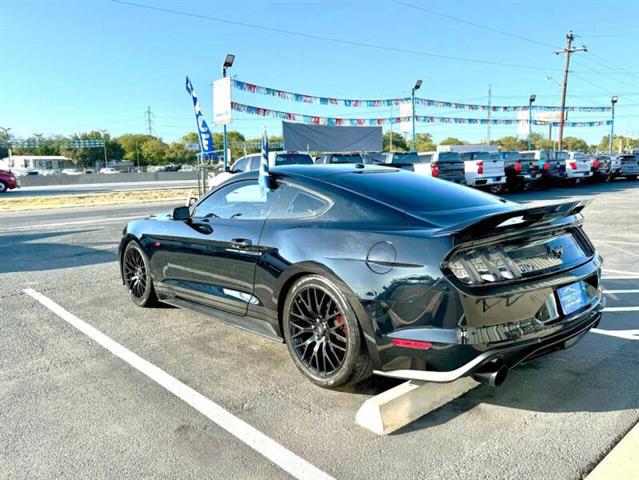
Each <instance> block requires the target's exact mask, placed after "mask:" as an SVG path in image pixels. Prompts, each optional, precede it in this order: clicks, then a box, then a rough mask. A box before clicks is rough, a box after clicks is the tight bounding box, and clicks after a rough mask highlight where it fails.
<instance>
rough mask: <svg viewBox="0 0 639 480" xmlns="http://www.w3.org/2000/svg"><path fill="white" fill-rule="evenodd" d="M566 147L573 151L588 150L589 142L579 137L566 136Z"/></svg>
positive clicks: (564, 143)
mask: <svg viewBox="0 0 639 480" xmlns="http://www.w3.org/2000/svg"><path fill="white" fill-rule="evenodd" d="M563 145H564V148H565V149H566V150H570V151H571V152H586V151H588V143H587V142H586V141H585V140H583V139H581V138H577V137H564V142H563Z"/></svg>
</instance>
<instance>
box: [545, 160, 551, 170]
mask: <svg viewBox="0 0 639 480" xmlns="http://www.w3.org/2000/svg"><path fill="white" fill-rule="evenodd" d="M544 170H550V163H548V162H546V163H544Z"/></svg>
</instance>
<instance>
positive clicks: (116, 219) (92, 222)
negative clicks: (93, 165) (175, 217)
mask: <svg viewBox="0 0 639 480" xmlns="http://www.w3.org/2000/svg"><path fill="white" fill-rule="evenodd" d="M141 217H142V215H133V216H128V217H111V218H95V219H89V220H76V221H73V222H60V223H43V224H41V225H24V226H21V227H9V228H0V232H10V231H14V230H38V229H43V228H53V227H68V226H70V225H95V224H98V223H113V222H123V221H126V220H133V219H136V218H141Z"/></svg>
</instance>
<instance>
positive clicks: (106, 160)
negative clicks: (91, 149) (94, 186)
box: [100, 130, 109, 168]
mask: <svg viewBox="0 0 639 480" xmlns="http://www.w3.org/2000/svg"><path fill="white" fill-rule="evenodd" d="M100 133H101V134H102V146H103V147H104V168H107V167H108V166H109V160H108V159H107V151H106V134H107V130H100Z"/></svg>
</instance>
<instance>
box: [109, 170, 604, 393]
mask: <svg viewBox="0 0 639 480" xmlns="http://www.w3.org/2000/svg"><path fill="white" fill-rule="evenodd" d="M270 176H271V186H272V188H271V189H270V190H268V191H264V190H262V189H261V188H260V186H259V185H258V181H257V180H258V173H257V172H249V173H244V174H238V175H234V176H233V177H232V178H231V179H229V180H227V181H226V182H224V183H222V184H221V185H219V186H218V187H217V188H216V189H215V190H214V191H212V192H210V193H208V194H207V195H206V196H204V197H203V198H202V199H200V200H199V201H198V202H197V203H196V204H195V205H193V206H191V207H190V208H189V207H179V208H176V209H175V210H173V212H170V213H165V214H158V215H154V216H151V217H149V218H147V219H145V220H138V221H133V222H130V223H129V224H128V225H127V226H126V227H125V229H124V232H123V238H122V242H121V244H120V263H121V270H122V278H123V281H124V283H125V285H126V287H127V288H128V290H129V292H130V297H131V299H132V300H133V301H134V302H135V303H136V304H138V305H140V306H149V305H152V304H154V303H155V302H157V301H161V302H166V303H169V304H172V305H175V306H179V307H184V308H188V309H191V310H194V311H196V312H199V313H203V314H205V315H210V316H212V317H214V318H216V319H218V320H222V321H224V322H227V323H230V324H232V325H235V326H238V327H241V328H244V329H247V330H251V331H253V332H256V333H258V334H261V335H264V336H267V337H270V338H273V339H276V340H279V341H284V342H285V343H286V344H287V346H288V349H289V351H290V354H291V357H292V358H293V361H294V362H295V364H296V365H297V367H298V368H299V369H300V370H301V371H302V372H303V373H304V375H306V376H307V377H308V378H309V379H310V380H311V381H313V382H314V383H316V384H318V385H321V386H323V387H337V386H340V385H344V384H347V383H356V382H358V381H361V380H362V379H364V378H366V377H367V376H369V375H371V373H377V374H380V375H387V376H392V377H398V378H412V379H419V380H427V381H433V382H449V381H453V380H455V379H457V378H459V377H463V376H468V375H472V376H474V377H475V378H477V379H480V380H482V381H484V382H487V383H490V384H492V385H498V384H500V383H501V382H503V380H504V378H505V376H506V373H507V371H508V369H509V368H512V367H514V366H515V365H517V364H519V363H521V362H523V361H526V360H529V359H532V358H535V357H538V356H540V355H544V354H547V353H549V352H551V351H553V350H556V349H560V348H567V347H569V346H572V345H574V344H575V343H577V342H578V341H579V340H580V338H581V337H582V336H583V335H584V334H585V333H586V332H587V331H588V330H589V329H590V328H591V327H593V326H594V325H596V324H597V323H598V322H599V320H600V318H601V309H602V308H603V297H602V292H601V287H600V275H601V274H600V266H601V262H602V259H601V257H600V256H599V254H598V253H597V252H596V250H595V248H594V247H593V245H592V243H591V242H590V241H589V239H588V238H587V237H586V235H585V234H584V232H583V230H582V228H581V222H582V218H583V217H582V215H581V214H580V211H581V210H582V208H583V207H584V204H583V203H582V202H572V203H564V204H559V205H551V206H542V207H535V208H522V207H521V206H520V205H518V204H515V203H511V202H508V201H506V200H503V199H501V198H499V197H495V196H492V195H489V194H486V193H482V192H478V191H476V190H473V189H470V188H467V187H463V186H459V185H456V184H453V183H451V182H446V181H442V180H438V179H434V178H427V177H423V176H421V175H415V174H414V173H410V172H406V171H402V170H398V169H394V168H387V167H382V166H364V165H361V164H356V165H326V166H324V165H315V166H287V167H280V168H273V169H272V170H271V174H270Z"/></svg>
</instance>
